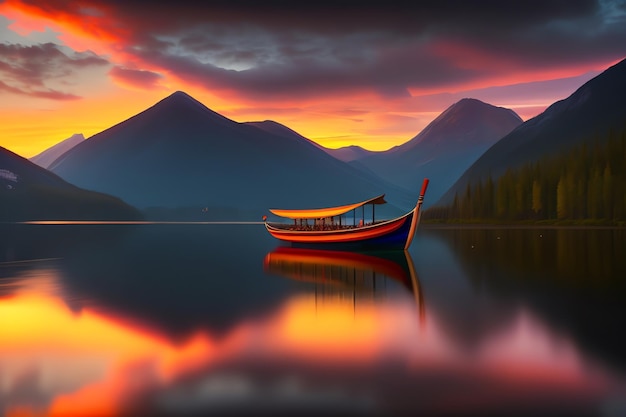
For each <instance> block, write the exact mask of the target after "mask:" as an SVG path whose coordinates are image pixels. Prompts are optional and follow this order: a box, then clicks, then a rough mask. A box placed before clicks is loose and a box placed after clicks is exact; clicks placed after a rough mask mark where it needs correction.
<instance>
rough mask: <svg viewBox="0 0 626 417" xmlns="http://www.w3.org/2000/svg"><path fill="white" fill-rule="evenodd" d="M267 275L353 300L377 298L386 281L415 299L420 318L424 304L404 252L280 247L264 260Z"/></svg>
mask: <svg viewBox="0 0 626 417" xmlns="http://www.w3.org/2000/svg"><path fill="white" fill-rule="evenodd" d="M263 266H264V269H265V271H266V272H268V273H270V274H275V275H280V276H284V277H287V278H290V279H294V280H298V281H306V282H313V283H315V284H318V285H322V286H323V287H324V288H325V290H329V291H330V294H336V293H340V292H342V291H347V292H350V293H352V294H353V296H354V297H368V296H377V295H378V293H380V292H384V291H387V290H388V286H387V282H388V281H387V278H391V279H392V280H394V281H396V282H398V283H400V284H402V286H403V287H404V288H406V289H408V290H409V291H410V292H412V293H413V294H414V295H415V299H416V302H417V304H418V307H419V311H420V317H421V318H422V319H423V318H424V311H425V309H424V300H423V295H422V290H421V288H420V285H419V280H418V278H417V274H416V272H415V268H414V266H413V260H412V259H411V255H410V254H409V253H408V252H406V251H387V252H368V253H367V254H365V253H358V252H341V251H331V250H316V249H301V248H292V247H287V246H279V247H277V248H276V249H274V251H272V252H270V253H268V254H267V255H266V256H265V260H264V262H263Z"/></svg>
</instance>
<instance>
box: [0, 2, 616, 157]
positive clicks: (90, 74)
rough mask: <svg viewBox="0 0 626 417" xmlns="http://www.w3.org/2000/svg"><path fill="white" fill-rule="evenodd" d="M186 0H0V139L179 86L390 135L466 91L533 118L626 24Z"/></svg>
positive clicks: (328, 136) (42, 142) (69, 125)
mask: <svg viewBox="0 0 626 417" xmlns="http://www.w3.org/2000/svg"><path fill="white" fill-rule="evenodd" d="M270 3H271V2H270ZM443 3H445V2H443ZM547 3H549V2H546V3H544V4H547ZM181 5H182V6H183V7H177V8H171V7H168V6H167V5H166V4H165V3H163V4H161V3H158V4H155V5H154V7H151V8H150V10H147V9H146V10H144V9H140V6H139V5H135V4H110V3H108V2H106V1H104V0H89V1H81V2H78V1H70V2H65V3H62V4H54V5H50V4H48V5H44V3H43V2H42V3H38V2H24V1H21V0H6V1H5V2H3V3H2V4H0V36H1V38H2V43H0V92H1V93H2V97H3V100H2V102H1V103H0V137H1V138H2V139H1V141H0V146H2V147H5V148H7V149H9V150H10V151H13V152H15V153H17V154H19V155H21V156H24V157H32V156H34V155H36V154H38V153H40V152H42V151H44V150H45V149H47V148H49V147H51V146H53V145H55V144H56V143H58V142H61V141H62V140H65V139H67V138H69V137H70V136H72V135H73V134H75V133H82V134H83V135H84V136H85V137H86V138H89V137H91V136H93V135H95V134H97V133H99V132H101V131H103V130H106V129H108V128H109V127H111V126H113V125H115V124H118V123H120V122H122V121H124V120H126V119H128V118H130V117H132V116H134V115H135V114H137V113H139V112H141V111H143V110H145V109H147V108H148V107H150V106H152V105H154V104H155V103H156V102H158V101H160V100H162V99H163V98H165V97H167V96H168V95H170V94H171V93H173V92H174V91H178V90H181V91H185V92H186V93H188V94H189V95H191V96H192V97H194V98H196V99H197V100H198V101H200V102H202V103H203V104H205V105H206V106H207V107H209V108H210V109H212V110H214V111H216V112H218V113H220V114H222V115H224V116H226V117H228V118H230V119H233V120H234V121H237V122H248V121H261V120H274V121H276V122H278V123H281V124H283V125H285V126H287V127H289V128H291V129H293V130H295V131H296V132H298V133H300V134H301V135H303V136H305V137H307V138H309V139H311V140H313V141H316V142H318V143H319V144H321V145H323V146H325V147H329V148H338V147H343V146H348V145H358V146H361V147H363V148H365V149H368V150H386V149H389V148H391V147H393V146H396V145H399V144H402V143H404V142H406V141H408V140H410V139H412V138H413V137H415V136H416V135H417V134H418V133H419V132H420V131H421V130H422V129H423V128H424V127H426V126H427V125H428V124H429V123H430V122H431V121H432V120H433V119H435V118H436V116H437V115H438V114H440V113H441V112H442V111H444V110H445V109H446V108H448V107H449V106H451V105H452V104H454V103H455V102H457V101H459V100H460V99H462V98H465V97H471V98H476V99H479V100H482V101H484V102H486V103H489V104H492V105H494V106H500V107H507V108H510V109H512V110H514V111H515V112H516V113H517V114H518V115H519V116H520V117H521V118H522V119H523V120H528V119H529V118H531V117H534V116H536V115H537V114H539V113H540V112H542V111H543V110H544V109H545V108H546V107H547V106H549V105H550V104H552V103H554V102H555V101H558V100H561V99H564V98H566V97H567V96H569V95H570V94H571V93H573V92H574V91H575V90H576V89H577V88H578V87H580V86H581V85H582V84H584V83H585V82H586V81H587V80H589V79H591V78H592V77H594V76H595V75H597V74H598V73H599V72H601V71H603V70H605V69H606V68H608V67H609V66H611V65H612V64H615V63H616V62H618V61H619V60H621V59H622V58H623V57H624V52H623V48H622V44H623V42H621V40H623V39H624V37H625V36H626V29H625V28H626V25H624V24H623V23H624V21H625V20H626V12H625V11H624V10H622V9H620V6H619V5H613V4H612V3H610V2H603V3H600V4H598V5H597V7H586V6H582V5H581V6H579V7H571V10H568V11H567V12H566V13H565V12H562V11H559V10H560V9H558V10H557V9H552V8H551V7H549V5H547V6H545V7H544V6H542V7H534V6H528V5H527V6H524V5H520V6H515V7H517V8H519V10H517V12H518V13H511V11H509V9H508V8H509V7H510V6H507V8H506V9H502V10H489V11H486V10H482V9H483V7H481V6H475V7H473V8H472V9H471V10H470V9H468V10H459V11H458V13H460V14H463V13H465V15H467V16H466V17H467V18H464V19H462V21H463V23H462V24H461V23H460V22H459V20H458V19H459V18H460V17H459V16H460V15H455V14H451V13H450V10H448V9H447V8H446V7H445V5H442V6H436V7H434V8H432V7H431V8H424V7H425V6H412V7H409V8H408V9H401V10H399V11H395V9H393V8H391V7H387V8H385V7H380V8H378V9H373V8H370V7H364V8H362V9H358V10H355V9H351V8H341V7H339V8H331V7H330V6H329V5H325V4H321V5H317V6H307V5H302V6H299V7H300V8H290V9H284V10H283V9H281V10H279V9H275V10H272V8H271V6H272V4H268V5H266V6H267V7H269V10H266V9H265V8H261V7H260V6H259V7H254V6H250V7H248V8H236V7H228V6H223V5H220V6H212V7H205V8H198V7H191V6H190V5H186V4H185V2H183V3H182V4H181ZM531 7H533V10H530V8H531ZM622 8H623V7H622ZM496 9H497V8H496ZM535 9H536V10H535ZM468 13H469V15H468ZM320 14H322V15H324V16H325V19H322V20H325V21H324V22H320V19H319V15H320ZM494 14H495V16H494ZM465 15H464V16H465ZM379 16H380V17H384V19H379V18H378V17H379ZM494 17H496V18H497V19H499V20H501V21H502V22H501V23H500V24H498V25H495V24H493V23H492V20H493V19H494ZM555 22H558V25H556V24H555ZM581 25H590V26H591V25H593V27H594V28H595V29H594V31H585V30H581ZM598 25H599V26H598ZM509 26H510V27H509Z"/></svg>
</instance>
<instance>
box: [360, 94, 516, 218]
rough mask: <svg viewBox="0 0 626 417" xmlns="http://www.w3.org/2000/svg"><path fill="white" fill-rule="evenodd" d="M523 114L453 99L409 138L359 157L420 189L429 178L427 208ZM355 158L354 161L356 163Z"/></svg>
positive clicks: (374, 168) (382, 174) (384, 173)
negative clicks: (441, 111) (390, 147)
mask: <svg viewBox="0 0 626 417" xmlns="http://www.w3.org/2000/svg"><path fill="white" fill-rule="evenodd" d="M521 123H522V119H521V118H520V117H519V116H518V115H517V114H516V113H515V112H514V111H512V110H510V109H505V108H502V107H495V106H492V105H490V104H486V103H483V102H482V101H479V100H475V99H469V98H466V99H463V100H460V101H459V102H457V103H455V104H453V105H452V106H450V107H449V108H448V109H446V110H445V111H444V112H443V113H441V114H440V115H439V116H438V117H437V118H436V119H435V120H433V121H432V122H431V123H430V124H429V125H428V126H426V128H425V129H424V130H422V131H421V132H420V133H419V134H418V135H417V136H415V137H414V138H413V139H411V140H409V141H408V142H406V143H404V144H402V145H400V146H396V147H394V148H392V149H390V150H388V151H385V152H372V153H370V154H369V155H366V156H364V157H362V158H359V159H358V160H356V163H358V166H360V167H365V168H367V169H369V170H371V171H372V172H374V173H375V174H377V175H379V176H380V177H382V178H384V179H386V180H387V181H389V182H391V183H393V184H397V185H399V186H402V187H404V188H406V189H407V190H410V191H411V192H412V193H417V192H418V191H419V189H418V188H419V186H420V184H421V179H422V178H423V177H428V178H430V180H431V185H430V186H429V189H428V199H427V200H426V202H425V203H424V206H425V207H427V206H429V205H431V204H432V203H434V202H435V201H437V200H438V199H439V197H441V195H442V194H443V193H444V192H445V191H446V190H448V188H449V187H450V186H451V185H452V184H454V182H455V181H456V180H457V179H458V178H459V177H460V176H461V175H462V174H463V172H464V171H465V170H466V169H467V168H468V167H469V166H470V165H471V164H472V163H473V162H474V161H476V159H477V158H478V157H479V156H480V155H482V154H483V152H485V150H487V149H488V148H489V147H490V146H492V145H493V144H494V143H496V142H497V141H498V140H499V139H500V138H502V137H503V136H505V135H506V134H507V133H509V132H510V131H511V130H513V129H514V128H515V127H517V126H519V125H520V124H521ZM356 163H355V162H353V165H355V166H356Z"/></svg>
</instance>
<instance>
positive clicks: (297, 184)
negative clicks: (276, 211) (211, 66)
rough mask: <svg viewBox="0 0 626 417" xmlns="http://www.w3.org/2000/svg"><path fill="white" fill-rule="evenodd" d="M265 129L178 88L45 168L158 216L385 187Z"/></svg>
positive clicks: (289, 204) (256, 212) (345, 196)
mask: <svg viewBox="0 0 626 417" xmlns="http://www.w3.org/2000/svg"><path fill="white" fill-rule="evenodd" d="M276 128H277V126H272V129H276ZM272 129H270V128H267V127H266V128H265V129H263V128H259V127H257V126H255V125H254V124H248V123H237V122H234V121H232V120H230V119H228V118H226V117H224V116H221V115H219V114H218V113H215V112H213V111H212V110H210V109H208V108H207V107H206V106H204V105H203V104H201V103H200V102H198V101H196V100H195V99H193V98H192V97H190V96H189V95H187V94H185V93H183V92H176V93H174V94H172V95H170V96H169V97H167V98H165V99H164V100H162V101H160V102H159V103H157V104H156V105H154V106H152V107H151V108H149V109H147V110H145V111H143V112H141V113H139V114H137V115H135V116H133V117H131V118H130V119H128V120H126V121H124V122H122V123H120V124H118V125H116V126H113V127H111V128H109V129H107V130H105V131H103V132H101V133H99V134H97V135H95V136H93V137H91V138H89V139H88V140H86V141H83V142H82V143H80V144H78V145H76V146H75V147H73V148H72V149H71V150H69V151H68V152H66V153H65V154H64V155H62V156H61V157H60V158H59V159H57V160H56V161H55V162H54V163H53V164H52V165H51V166H50V169H51V170H52V171H53V172H54V173H56V174H58V175H59V176H61V177H62V178H64V179H65V180H67V181H68V182H71V183H73V184H76V185H77V186H80V187H83V188H86V189H90V190H96V191H99V192H104V193H110V194H113V195H116V196H118V197H120V198H122V199H124V200H125V201H127V202H129V203H130V204H132V205H134V206H135V207H138V208H140V209H142V210H148V211H149V212H150V213H159V214H158V215H159V216H172V215H176V213H178V214H182V213H185V215H190V214H192V213H193V215H199V213H203V214H202V215H204V216H206V218H215V216H219V215H222V214H224V215H227V216H228V217H229V218H233V216H234V215H236V216H237V217H239V218H242V217H245V218H253V219H260V218H261V216H262V215H263V214H266V213H267V209H268V208H273V207H284V208H304V207H319V206H330V205H335V204H347V203H350V202H353V201H359V200H364V199H367V198H371V197H372V196H375V195H378V194H383V193H385V192H387V191H388V190H386V188H387V187H385V183H384V181H381V180H379V179H377V178H375V177H373V176H371V175H366V174H364V173H363V172H361V171H359V170H357V169H355V168H353V167H351V166H349V165H347V164H346V163H344V162H342V161H339V160H337V159H335V158H333V157H331V156H330V155H328V154H327V153H326V152H324V151H322V150H321V149H319V147H318V146H316V145H314V144H313V143H311V141H309V140H307V139H304V138H301V139H297V138H296V137H294V136H293V135H292V136H290V137H287V136H286V135H285V134H284V133H283V134H280V133H276V132H272ZM294 133H295V132H294ZM405 198H406V196H405ZM415 198H416V197H414V198H413V201H414V200H415ZM392 202H393V201H392ZM389 209H391V210H393V209H394V207H393V206H390V207H389ZM396 211H398V209H396Z"/></svg>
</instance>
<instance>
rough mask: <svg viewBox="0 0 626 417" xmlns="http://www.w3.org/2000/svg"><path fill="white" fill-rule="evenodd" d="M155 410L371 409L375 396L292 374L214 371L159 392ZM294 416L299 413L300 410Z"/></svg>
mask: <svg viewBox="0 0 626 417" xmlns="http://www.w3.org/2000/svg"><path fill="white" fill-rule="evenodd" d="M157 403H158V404H159V409H162V410H163V411H165V412H174V413H190V412H200V411H201V412H204V413H206V412H210V411H224V410H228V412H229V413H232V412H246V413H254V414H257V415H258V414H259V413H263V414H264V413H276V412H280V413H284V412H285V411H286V410H294V411H300V412H301V411H302V410H307V412H309V413H321V412H324V411H332V412H337V411H338V410H341V411H344V412H348V413H355V412H357V413H363V412H372V411H373V410H375V408H376V404H375V399H374V398H372V397H370V396H366V395H363V394H358V393H354V392H349V390H348V389H346V387H340V386H337V385H335V384H330V385H327V386H321V387H320V386H317V387H312V386H307V384H306V381H305V380H303V379H302V378H300V377H298V376H295V375H283V376H279V377H276V378H273V379H271V380H269V381H268V380H267V378H262V379H259V380H255V379H254V378H253V377H251V376H250V375H246V374H243V373H214V374H211V375H209V376H207V377H205V378H203V379H200V380H198V381H194V382H193V384H185V385H184V386H179V387H176V388H174V389H173V390H170V391H167V392H165V393H163V394H161V395H160V396H159V397H158V398H157ZM296 415H301V414H300V413H298V414H296Z"/></svg>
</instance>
